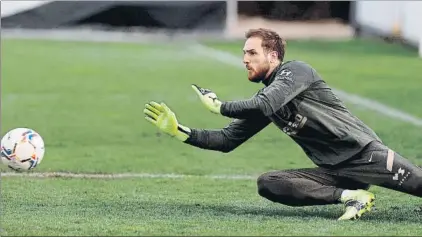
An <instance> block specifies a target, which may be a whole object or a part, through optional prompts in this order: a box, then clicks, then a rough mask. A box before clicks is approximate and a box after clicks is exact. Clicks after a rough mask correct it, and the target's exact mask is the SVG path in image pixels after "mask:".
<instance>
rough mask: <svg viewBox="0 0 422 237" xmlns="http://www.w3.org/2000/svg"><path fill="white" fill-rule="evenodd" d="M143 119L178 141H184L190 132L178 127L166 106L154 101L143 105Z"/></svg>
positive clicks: (183, 127) (172, 114)
mask: <svg viewBox="0 0 422 237" xmlns="http://www.w3.org/2000/svg"><path fill="white" fill-rule="evenodd" d="M144 114H145V115H146V116H145V119H146V120H147V121H149V122H150V123H152V124H154V125H155V126H157V127H158V128H159V129H160V130H161V131H162V132H164V133H166V134H168V135H170V136H172V137H176V138H177V139H179V140H180V141H186V139H188V138H189V134H190V132H191V130H190V128H188V127H185V126H182V125H180V124H179V123H178V122H177V119H176V115H175V114H174V113H173V111H171V110H170V108H169V107H167V105H166V104H164V103H161V104H158V103H156V102H154V101H151V102H150V103H148V104H146V105H145V109H144Z"/></svg>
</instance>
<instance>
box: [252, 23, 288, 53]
mask: <svg viewBox="0 0 422 237" xmlns="http://www.w3.org/2000/svg"><path fill="white" fill-rule="evenodd" d="M245 37H246V39H249V38H251V37H259V38H261V39H262V45H261V46H262V48H264V50H266V51H267V52H268V51H276V52H277V54H278V59H279V60H280V61H283V59H284V52H285V46H286V41H285V40H283V39H282V38H281V37H280V35H279V34H277V33H276V32H275V31H273V30H270V29H264V28H258V29H250V30H249V31H247V32H246V34H245Z"/></svg>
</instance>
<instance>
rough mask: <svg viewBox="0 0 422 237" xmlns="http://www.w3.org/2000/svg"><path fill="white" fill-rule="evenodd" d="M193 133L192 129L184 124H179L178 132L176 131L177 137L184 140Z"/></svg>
mask: <svg viewBox="0 0 422 237" xmlns="http://www.w3.org/2000/svg"><path fill="white" fill-rule="evenodd" d="M190 134H191V130H190V128H188V127H185V126H183V125H180V124H179V125H178V126H177V132H176V138H177V139H179V140H180V141H182V142H184V141H186V140H187V139H188V138H189V137H190Z"/></svg>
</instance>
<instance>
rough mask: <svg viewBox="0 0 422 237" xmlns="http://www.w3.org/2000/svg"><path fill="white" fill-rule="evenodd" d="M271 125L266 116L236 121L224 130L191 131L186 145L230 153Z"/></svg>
mask: <svg viewBox="0 0 422 237" xmlns="http://www.w3.org/2000/svg"><path fill="white" fill-rule="evenodd" d="M269 123H270V120H269V119H268V118H267V117H265V116H255V117H253V118H250V119H234V120H233V121H232V122H231V123H230V124H229V125H228V126H226V127H225V128H223V129H213V130H211V129H191V132H190V136H189V138H188V139H187V140H186V141H185V143H187V144H190V145H192V146H195V147H199V148H202V149H206V150H215V151H221V152H225V153H227V152H230V151H232V150H234V149H235V148H236V147H238V146H240V145H241V144H242V143H244V142H245V141H247V140H248V139H249V138H251V137H252V136H253V135H255V134H256V133H258V132H259V131H261V130H262V129H263V128H265V127H266V126H267V125H268V124H269Z"/></svg>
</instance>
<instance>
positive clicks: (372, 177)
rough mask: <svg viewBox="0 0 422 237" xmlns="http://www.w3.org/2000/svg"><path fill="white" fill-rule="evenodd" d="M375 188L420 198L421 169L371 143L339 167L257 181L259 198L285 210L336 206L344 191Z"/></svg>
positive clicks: (282, 173)
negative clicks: (383, 188)
mask: <svg viewBox="0 0 422 237" xmlns="http://www.w3.org/2000/svg"><path fill="white" fill-rule="evenodd" d="M370 185H377V186H381V187H385V188H389V189H393V190H396V191H400V192H404V193H408V194H411V195H415V196H419V197H422V169H421V168H420V167H418V166H416V165H414V164H412V163H411V162H410V161H408V160H407V159H405V158H403V157H402V156H400V155H399V154H397V153H396V152H394V151H392V150H391V149H389V148H388V147H387V146H385V145H383V144H381V143H379V142H372V143H370V144H369V145H368V146H367V147H365V149H364V150H363V151H362V152H361V153H359V154H358V155H357V156H355V157H354V158H353V159H350V160H348V161H346V162H344V163H342V164H339V165H336V166H333V167H324V168H323V167H317V168H305V169H292V170H282V171H274V172H268V173H264V174H262V175H261V176H260V177H259V178H258V193H259V195H261V196H262V197H264V198H266V199H268V200H270V201H273V202H278V203H282V204H285V205H289V206H309V205H324V204H335V203H339V199H340V196H341V193H342V191H343V190H345V189H351V190H356V189H368V188H369V186H370Z"/></svg>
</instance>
